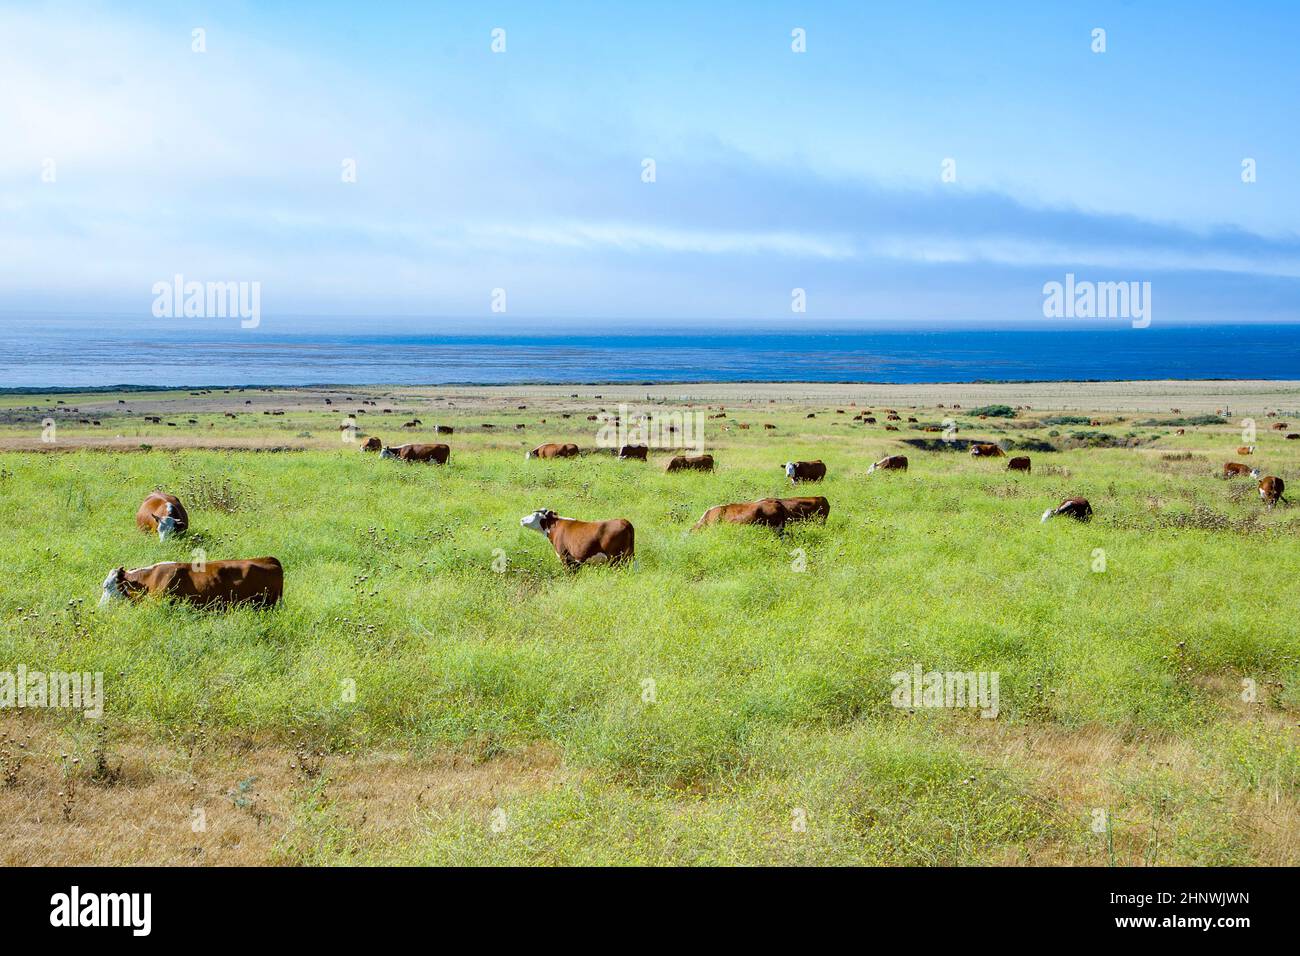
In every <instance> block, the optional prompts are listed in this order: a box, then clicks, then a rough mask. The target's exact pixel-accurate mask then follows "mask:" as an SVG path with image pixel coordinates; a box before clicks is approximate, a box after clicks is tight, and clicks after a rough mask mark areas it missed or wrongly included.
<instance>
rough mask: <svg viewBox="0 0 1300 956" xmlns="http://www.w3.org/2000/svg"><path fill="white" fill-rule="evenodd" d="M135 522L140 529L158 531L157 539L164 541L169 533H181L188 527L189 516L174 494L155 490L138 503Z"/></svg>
mask: <svg viewBox="0 0 1300 956" xmlns="http://www.w3.org/2000/svg"><path fill="white" fill-rule="evenodd" d="M135 523H136V527H138V528H139V529H140V530H141V531H156V532H158V540H159V541H166V540H167V536H168V535H170V534H181V533H183V532H185V531H186V530H188V529H189V526H190V516H189V515H188V514H186V512H185V506H184V505H182V504H181V500H180V499H179V498H177V497H176V496H175V495H169V494H167V493H166V492H163V491H155V492H153V493H152V494H151V495H149V497H148V498H146V499H144V501H143V502H142V503H141V504H140V508H139V510H138V511H136V513H135Z"/></svg>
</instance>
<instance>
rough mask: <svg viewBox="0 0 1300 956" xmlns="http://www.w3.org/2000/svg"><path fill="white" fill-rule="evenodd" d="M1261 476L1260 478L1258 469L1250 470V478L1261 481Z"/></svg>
mask: <svg viewBox="0 0 1300 956" xmlns="http://www.w3.org/2000/svg"><path fill="white" fill-rule="evenodd" d="M1259 476H1260V470H1259V469H1258V468H1252V469H1250V477H1252V478H1254V479H1255V480H1256V481H1259Z"/></svg>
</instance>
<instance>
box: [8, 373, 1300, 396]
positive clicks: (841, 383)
mask: <svg viewBox="0 0 1300 956" xmlns="http://www.w3.org/2000/svg"><path fill="white" fill-rule="evenodd" d="M1155 384H1162V385H1163V384H1171V385H1173V384H1182V385H1198V384H1212V385H1262V386H1267V385H1276V386H1279V387H1285V386H1294V387H1296V388H1300V378H1297V379H1288V378H1276V379H1275V378H1168V377H1164V378H1026V379H950V380H936V381H927V382H888V381H879V380H869V379H842V380H837V381H807V380H804V379H747V380H739V379H726V380H715V379H660V380H646V381H638V382H628V381H611V380H591V381H576V380H562V381H549V380H541V379H539V380H534V381H519V382H474V381H460V382H311V383H307V384H302V385H285V384H274V383H268V382H256V383H247V384H219V385H127V384H121V385H85V386H75V385H49V386H28V385H23V386H13V387H8V386H6V387H0V395H98V394H112V393H127V394H130V393H146V392H193V391H217V390H220V391H230V390H235V389H239V390H243V391H255V390H267V389H271V390H274V391H322V390H325V391H337V390H341V389H342V390H346V389H355V390H358V391H360V390H362V389H377V388H418V389H426V388H430V389H447V388H472V389H521V388H617V389H628V388H678V387H687V386H697V387H719V388H728V389H732V388H745V387H755V388H779V387H782V386H786V387H798V388H835V387H840V388H850V387H859V386H860V387H866V388H899V389H901V388H948V387H960V386H979V387H983V388H998V387H1012V386H1017V385H1092V386H1095V385H1155Z"/></svg>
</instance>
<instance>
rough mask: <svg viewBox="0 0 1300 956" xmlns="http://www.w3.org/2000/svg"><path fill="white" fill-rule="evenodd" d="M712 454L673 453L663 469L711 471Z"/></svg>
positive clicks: (666, 470) (667, 470)
mask: <svg viewBox="0 0 1300 956" xmlns="http://www.w3.org/2000/svg"><path fill="white" fill-rule="evenodd" d="M712 470H713V456H712V455H675V456H673V458H672V460H671V461H669V462H668V467H667V468H665V469H664V471H665V472H669V471H712Z"/></svg>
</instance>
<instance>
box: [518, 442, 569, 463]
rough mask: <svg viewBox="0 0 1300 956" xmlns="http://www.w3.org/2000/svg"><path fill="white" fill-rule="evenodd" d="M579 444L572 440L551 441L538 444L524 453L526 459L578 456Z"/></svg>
mask: <svg viewBox="0 0 1300 956" xmlns="http://www.w3.org/2000/svg"><path fill="white" fill-rule="evenodd" d="M577 457H578V446H577V445H575V444H573V443H572V442H568V443H566V444H558V443H556V442H553V441H550V442H547V443H546V444H544V445H538V446H537V447H536V448H534V449H533V450H532V451H530V452H529V453H528V454H526V455H524V460H525V461H526V460H527V459H529V458H577Z"/></svg>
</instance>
